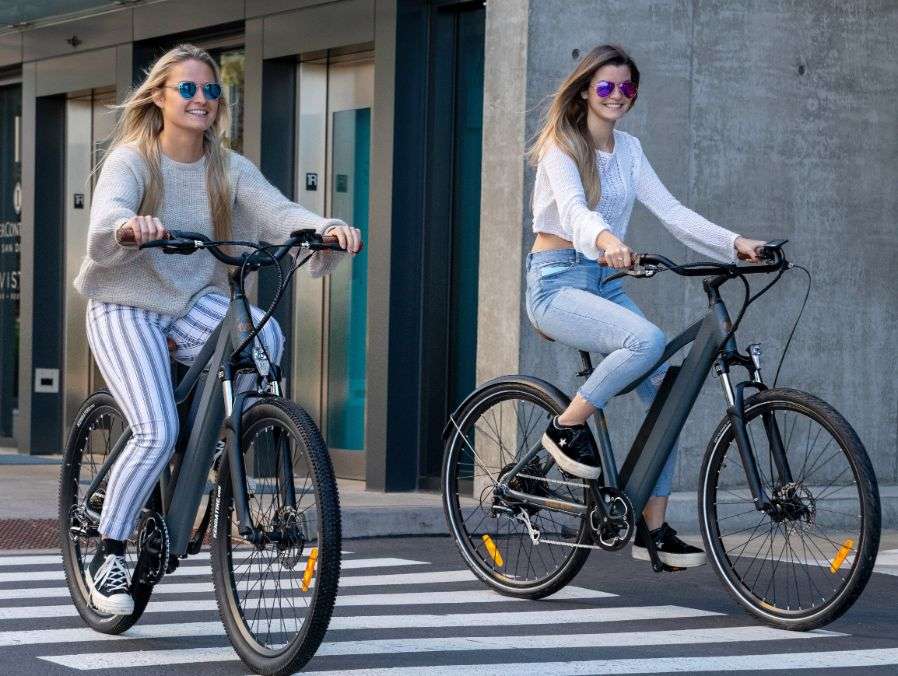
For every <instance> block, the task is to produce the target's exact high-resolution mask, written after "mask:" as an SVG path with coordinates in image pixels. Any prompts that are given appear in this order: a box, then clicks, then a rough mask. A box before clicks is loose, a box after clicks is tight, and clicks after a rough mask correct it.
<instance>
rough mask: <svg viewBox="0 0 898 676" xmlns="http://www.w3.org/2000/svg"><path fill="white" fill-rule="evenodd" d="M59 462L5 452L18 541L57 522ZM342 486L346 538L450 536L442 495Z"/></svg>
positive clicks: (1, 458) (8, 511) (3, 498)
mask: <svg viewBox="0 0 898 676" xmlns="http://www.w3.org/2000/svg"><path fill="white" fill-rule="evenodd" d="M60 463H61V458H60V456H28V455H22V454H19V453H17V452H16V451H15V449H5V448H3V449H0V524H3V522H7V523H6V527H7V529H10V528H12V527H13V526H15V529H16V530H18V531H20V534H19V535H17V536H16V538H17V540H21V539H22V537H23V532H27V531H28V530H34V531H36V532H35V537H36V538H37V539H38V540H41V541H46V538H47V536H46V535H40V533H43V531H45V530H46V527H48V526H49V525H50V524H49V522H50V520H53V521H54V522H55V519H56V518H57V499H58V491H59V470H60ZM337 484H338V488H339V492H340V506H341V512H342V521H343V537H345V538H358V537H378V536H384V535H443V534H446V532H447V531H446V525H445V521H444V519H443V508H442V506H441V503H440V496H439V495H438V494H437V493H419V492H414V493H381V492H375V491H367V490H365V483H364V482H363V481H351V480H348V479H339V480H338V481H337ZM10 522H16V523H15V524H12V523H10ZM51 530H52V528H51ZM37 531H39V532H37ZM53 532H55V531H53ZM0 539H2V536H0ZM20 546H27V545H24V544H23V545H20ZM4 548H11V547H6V546H4V545H3V544H2V543H0V549H4Z"/></svg>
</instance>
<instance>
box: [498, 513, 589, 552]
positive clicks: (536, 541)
mask: <svg viewBox="0 0 898 676" xmlns="http://www.w3.org/2000/svg"><path fill="white" fill-rule="evenodd" d="M515 518H516V519H518V521H520V522H522V523H523V524H524V527H525V528H526V529H527V532H528V534H529V535H530V541H531V542H532V543H533V545H534V546H539V545H541V544H546V545H561V546H562V547H571V548H572V549H602V550H603V551H604V547H600V546H599V545H584V544H581V543H579V542H563V541H562V540H543V538H542V534H541V532H540V531H538V530H536V529H535V528H534V527H533V524H532V523H530V517H528V516H527V515H526V513H525V512H524V511H523V510H522V511H520V512H518V514H517V515H516V516H515Z"/></svg>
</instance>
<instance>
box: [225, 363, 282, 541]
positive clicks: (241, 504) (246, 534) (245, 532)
mask: <svg viewBox="0 0 898 676" xmlns="http://www.w3.org/2000/svg"><path fill="white" fill-rule="evenodd" d="M277 375H278V374H277V373H275V374H273V376H274V377H273V378H272V379H271V381H270V384H269V393H270V394H272V395H274V396H280V394H281V387H280V382H279V379H278V378H277ZM218 377H219V379H220V380H221V392H222V397H223V398H224V408H225V435H226V444H225V448H226V449H227V454H228V468H229V469H228V471H229V473H230V476H231V492H232V494H233V496H234V508H235V509H236V511H237V519H238V522H237V523H238V526H237V528H238V533H239V534H240V536H241V537H243V538H246V539H247V540H248V541H249V542H252V543H253V544H254V545H256V546H257V547H262V546H264V545H265V544H266V543H265V542H264V541H263V538H264V536H265V535H268V536H271V535H272V534H270V533H269V534H263V533H262V531H261V530H260V529H259V528H257V527H256V526H255V524H253V521H252V511H251V510H250V506H249V487H248V485H247V480H246V476H247V475H246V463H245V461H244V457H243V448H242V446H241V443H240V439H241V436H242V429H241V418H242V417H243V408H244V404H245V403H246V399H247V397H249V396H253V395H254V393H253V392H239V393H238V394H237V395H236V397H235V396H234V389H233V384H232V383H233V374H232V373H231V372H230V369H227V368H225V367H222V369H220V370H219V373H218ZM274 447H275V448H274V450H275V453H276V458H275V463H276V466H277V471H276V473H277V475H279V476H280V477H281V481H280V482H279V484H278V488H279V491H280V493H281V496H280V497H281V502H282V504H283V505H284V507H287V508H293V509H295V508H296V487H295V486H294V485H293V467H292V466H291V463H290V449H289V445H288V444H287V443H285V440H284V439H281V438H276V439H275V440H274Z"/></svg>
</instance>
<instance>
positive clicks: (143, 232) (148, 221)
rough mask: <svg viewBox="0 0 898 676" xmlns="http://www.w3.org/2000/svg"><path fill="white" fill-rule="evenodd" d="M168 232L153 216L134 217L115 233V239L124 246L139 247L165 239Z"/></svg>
mask: <svg viewBox="0 0 898 676" xmlns="http://www.w3.org/2000/svg"><path fill="white" fill-rule="evenodd" d="M167 238H168V232H167V231H166V229H165V228H164V227H163V226H162V221H160V220H159V219H158V218H156V217H155V216H135V217H134V218H132V219H131V220H130V221H128V222H127V223H125V224H123V225H122V226H121V227H120V228H119V229H118V230H117V231H116V233H115V239H116V241H117V242H118V243H119V244H122V245H124V246H140V245H141V244H144V243H146V242H152V241H153V240H156V239H167Z"/></svg>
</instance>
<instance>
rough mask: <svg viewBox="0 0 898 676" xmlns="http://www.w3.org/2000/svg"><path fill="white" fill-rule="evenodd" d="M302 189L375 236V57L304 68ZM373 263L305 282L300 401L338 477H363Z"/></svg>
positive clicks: (299, 315)
mask: <svg viewBox="0 0 898 676" xmlns="http://www.w3.org/2000/svg"><path fill="white" fill-rule="evenodd" d="M297 73H298V75H297V77H298V81H297V92H298V99H299V100H298V106H297V110H298V124H297V127H298V134H297V137H298V144H297V146H298V147H297V180H298V185H297V191H296V194H297V195H298V198H299V202H300V203H301V204H303V205H304V206H306V207H308V208H310V209H312V210H313V211H316V212H318V213H322V214H325V215H327V216H329V217H332V218H339V219H341V220H343V221H345V222H347V223H349V224H350V225H352V226H354V227H356V228H359V230H361V232H362V238H363V240H366V239H367V234H368V214H369V203H370V200H369V175H370V157H371V122H372V120H371V108H372V102H373V99H374V62H373V55H372V54H371V53H370V52H362V53H356V54H349V55H343V56H340V57H334V56H327V57H325V58H318V59H311V60H306V61H303V62H301V63H300V64H299V68H298V69H297ZM367 270H368V259H367V253H366V251H364V250H363V252H362V253H361V254H359V255H357V256H356V257H354V258H353V259H352V261H351V262H350V261H344V262H343V263H342V264H341V265H340V266H339V267H338V268H337V270H336V271H335V272H334V273H333V274H331V275H330V276H329V277H327V278H326V279H324V280H311V279H309V278H308V277H304V278H301V279H300V280H299V282H298V287H297V293H296V307H295V309H296V312H295V313H294V316H295V317H296V326H295V327H294V337H295V338H294V340H295V341H296V343H295V350H294V354H295V355H296V357H295V363H296V368H295V374H294V383H293V385H294V390H293V391H294V392H295V393H296V397H297V400H298V401H300V403H302V404H303V405H304V406H306V407H307V408H308V410H309V411H310V412H311V413H312V415H315V416H316V418H317V419H318V421H319V424H320V425H321V429H322V431H323V433H324V435H325V439H326V440H327V443H328V446H329V448H330V451H331V457H332V458H333V460H334V467H335V469H336V471H337V475H338V476H340V477H344V478H356V479H362V478H364V476H365V402H366V391H367V388H366V377H365V368H366V361H365V356H366V343H367V328H366V325H367V292H368V274H367Z"/></svg>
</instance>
